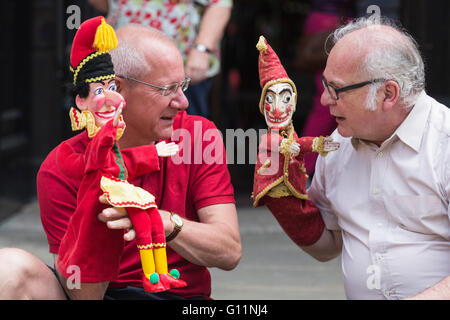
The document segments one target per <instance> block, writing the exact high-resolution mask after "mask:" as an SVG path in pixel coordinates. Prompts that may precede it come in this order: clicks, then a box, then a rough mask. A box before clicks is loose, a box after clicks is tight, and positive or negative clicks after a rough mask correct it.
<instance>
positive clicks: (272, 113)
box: [256, 36, 297, 130]
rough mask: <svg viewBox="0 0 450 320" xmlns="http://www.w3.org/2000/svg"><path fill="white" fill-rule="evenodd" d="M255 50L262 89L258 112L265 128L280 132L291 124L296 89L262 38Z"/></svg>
mask: <svg viewBox="0 0 450 320" xmlns="http://www.w3.org/2000/svg"><path fill="white" fill-rule="evenodd" d="M256 48H257V49H258V51H259V61H258V67H259V79H260V85H261V88H262V93H261V99H260V101H259V110H260V111H261V113H262V114H264V118H265V119H266V123H267V126H268V127H269V128H270V129H272V130H281V129H283V128H285V127H287V126H288V125H290V124H291V120H292V115H293V114H294V112H295V106H296V103H297V89H296V87H295V84H294V82H293V81H292V80H291V79H289V77H288V75H287V73H286V71H285V70H284V68H283V66H282V65H281V62H280V59H279V58H278V56H277V54H276V53H275V51H273V49H272V47H271V46H270V45H269V44H268V43H267V41H266V39H265V38H264V37H263V36H260V37H259V41H258V44H257V45H256Z"/></svg>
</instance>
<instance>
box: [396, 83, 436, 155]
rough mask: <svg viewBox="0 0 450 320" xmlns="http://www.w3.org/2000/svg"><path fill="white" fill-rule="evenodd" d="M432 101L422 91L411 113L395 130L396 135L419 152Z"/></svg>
mask: <svg viewBox="0 0 450 320" xmlns="http://www.w3.org/2000/svg"><path fill="white" fill-rule="evenodd" d="M430 110H431V103H430V102H429V101H427V94H426V93H425V91H422V92H421V93H420V95H419V98H418V99H417V101H416V103H415V105H414V107H413V108H412V110H411V112H410V113H409V115H408V116H407V117H406V119H405V120H404V121H403V122H402V123H401V125H400V126H399V127H398V128H397V130H396V131H395V132H394V135H397V137H398V138H399V139H400V140H401V141H403V143H405V144H406V145H408V146H410V147H411V148H413V149H414V150H415V151H416V152H419V149H420V144H421V142H422V137H423V134H424V131H425V126H426V124H427V122H428V115H429V113H430Z"/></svg>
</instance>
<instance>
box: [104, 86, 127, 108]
mask: <svg viewBox="0 0 450 320" xmlns="http://www.w3.org/2000/svg"><path fill="white" fill-rule="evenodd" d="M104 94H105V104H106V105H107V106H113V107H116V108H118V107H119V105H120V104H121V103H122V102H123V103H124V107H125V99H124V98H123V97H122V95H121V94H120V93H118V92H117V91H112V90H105V93H104Z"/></svg>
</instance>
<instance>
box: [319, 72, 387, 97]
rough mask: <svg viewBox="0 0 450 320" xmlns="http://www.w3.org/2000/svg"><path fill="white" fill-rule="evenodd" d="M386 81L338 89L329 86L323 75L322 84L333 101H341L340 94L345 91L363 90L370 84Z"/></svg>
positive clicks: (377, 80)
mask: <svg viewBox="0 0 450 320" xmlns="http://www.w3.org/2000/svg"><path fill="white" fill-rule="evenodd" d="M385 81H386V79H374V80H369V81H364V82H360V83H355V84H351V85H349V86H345V87H341V88H336V87H335V86H333V85H332V84H329V83H328V81H327V79H325V76H324V75H323V74H322V84H323V87H324V88H325V89H327V91H328V93H329V94H330V97H331V99H333V100H339V93H340V92H344V91H349V90H353V89H358V88H362V87H364V86H367V85H368V84H372V83H376V82H385Z"/></svg>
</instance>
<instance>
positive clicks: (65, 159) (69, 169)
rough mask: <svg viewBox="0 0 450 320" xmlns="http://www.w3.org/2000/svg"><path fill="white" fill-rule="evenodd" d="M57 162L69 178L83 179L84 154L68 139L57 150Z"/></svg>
mask: <svg viewBox="0 0 450 320" xmlns="http://www.w3.org/2000/svg"><path fill="white" fill-rule="evenodd" d="M56 162H57V163H58V167H59V169H60V170H61V172H62V173H63V174H64V175H65V176H66V177H68V178H71V179H76V180H81V179H82V178H83V176H84V166H85V164H84V154H81V153H77V152H75V150H74V149H73V148H72V146H70V145H69V144H68V143H67V142H66V141H64V142H63V143H61V145H60V146H59V148H58V149H57V151H56Z"/></svg>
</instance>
